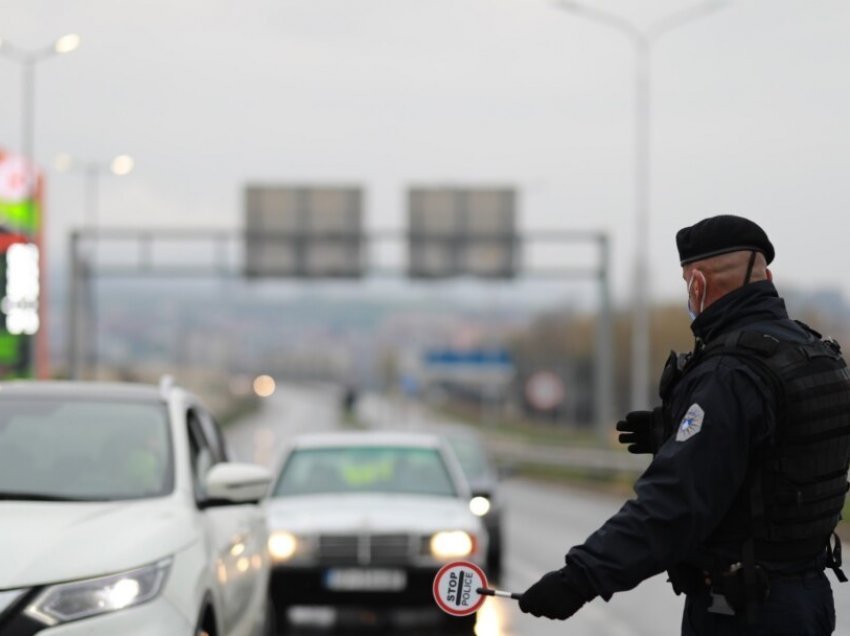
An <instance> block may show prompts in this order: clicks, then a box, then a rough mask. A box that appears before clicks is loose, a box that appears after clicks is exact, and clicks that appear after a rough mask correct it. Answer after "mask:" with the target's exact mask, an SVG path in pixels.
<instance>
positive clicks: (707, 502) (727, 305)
mask: <svg viewBox="0 0 850 636" xmlns="http://www.w3.org/2000/svg"><path fill="white" fill-rule="evenodd" d="M744 327H747V328H748V329H749V328H752V329H754V330H757V331H760V332H762V333H768V334H771V335H773V336H775V337H778V338H780V339H783V340H790V341H800V342H803V341H806V340H808V339H810V338H811V336H810V335H809V334H808V332H806V331H805V330H803V329H802V328H801V327H800V326H799V325H797V324H796V323H795V322H793V321H792V320H789V318H788V314H787V312H786V310H785V303H784V301H783V300H782V299H781V298H780V297H779V295H778V294H777V292H776V289H775V288H774V286H773V284H772V283H771V282H768V281H760V282H756V283H750V284H748V285H746V286H744V287H741V288H740V289H738V290H736V291H734V292H731V293H730V294H727V295H726V296H724V297H723V298H721V299H720V300H718V301H717V302H715V303H714V304H712V305H711V306H709V307H708V308H707V309H706V310H705V311H704V312H703V313H702V314H700V315H699V316H698V317H697V319H696V320H694V322H693V324H692V326H691V329H692V330H693V332H694V335H695V336H696V337H697V339H698V342H699V340H702V341H703V342H705V343H710V342H712V341H713V340H714V339H716V338H718V337H720V336H722V335H724V334H727V333H729V332H730V331H734V330H738V329H741V328H744ZM774 402H775V398H774V397H773V396H772V393H771V392H770V390H769V389H768V387H767V386H766V384H765V382H764V381H763V380H761V378H760V377H759V376H758V375H757V374H756V372H754V371H753V370H751V368H749V367H747V366H746V363H744V362H743V361H742V360H741V359H740V358H737V357H734V356H728V355H724V356H713V357H708V358H706V359H705V360H704V361H703V362H700V363H697V364H696V365H694V366H693V367H692V368H690V369H689V370H688V371H687V372H686V374H685V375H684V377H683V378H682V379H681V380H680V381H679V383H678V384H677V385H676V387H675V389H674V391H673V394H672V397H671V404H672V416H673V426H674V431H673V433H672V435H671V436H670V438H669V439H668V440H667V442H665V444H664V445H663V446H662V447H661V449H660V450H659V452H658V454H657V455H656V456H655V458H654V459H653V461H652V463H651V464H650V466H649V467H648V468H647V470H646V471H645V472H644V474H643V475H641V477H640V478H639V479H638V481H637V483H636V484H635V493H636V495H637V496H636V498H634V499H632V500H630V501H628V502H626V504H625V505H623V507H622V508H621V509H620V511H619V512H618V513H617V514H615V515H614V516H613V517H612V518H611V519H609V520H608V521H607V522H606V523H605V524H604V525H603V526H602V527H601V528H599V530H597V531H596V532H594V533H593V534H592V535H591V536H590V537H589V538H588V539H587V541H586V542H585V543H584V544H583V545H579V546H576V547H574V548H573V549H571V550H570V551H569V553H568V554H567V563H568V565H569V566H570V567H569V568H568V569H567V572H568V576H569V577H570V578H572V579H573V581H572V582H573V583H574V584H576V585H577V586H579V587H580V588H583V589H584V590H586V591H588V592H592V593H595V594H596V595H599V596H601V597H603V598H604V599H606V600H608V599H609V598H610V597H611V595H612V594H614V592H619V591H622V590H628V589H631V588H633V587H635V586H636V585H637V584H638V583H640V582H641V581H643V580H644V579H646V578H649V577H651V576H653V575H655V574H658V573H660V572H662V571H664V570H666V569H669V568H670V567H672V566H673V565H675V564H677V563H682V562H698V561H697V560H696V555H698V554H700V553H702V551H703V549H704V548H705V545H706V542H707V541H708V540H709V538H710V536H711V534H712V531H713V530H714V529H715V528H716V527H717V526H718V524H720V522H721V521H722V520H723V518H724V516H725V515H726V513H727V512H728V511H729V509H730V506H731V504H732V503H733V500H734V499H735V497H736V495H737V493H738V491H739V490H740V489H741V487H742V485H743V484H744V479H745V477H746V475H747V467H748V463H749V459H750V456H751V453H752V452H753V451H754V450H756V449H758V448H760V447H763V446H764V445H766V444H769V443H770V441H771V435H772V432H773V430H774V421H775V418H774V412H773V411H774ZM588 588H590V589H589V590H588Z"/></svg>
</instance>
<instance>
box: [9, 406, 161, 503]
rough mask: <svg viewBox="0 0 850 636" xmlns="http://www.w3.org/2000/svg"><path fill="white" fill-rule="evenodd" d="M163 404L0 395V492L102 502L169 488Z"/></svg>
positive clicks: (30, 497)
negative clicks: (5, 396)
mask: <svg viewBox="0 0 850 636" xmlns="http://www.w3.org/2000/svg"><path fill="white" fill-rule="evenodd" d="M171 458H172V453H171V443H170V436H169V428H168V421H167V415H166V411H165V406H164V405H160V404H155V403H141V402H140V403H134V402H129V403H128V402H109V401H82V400H71V399H51V398H44V397H38V398H28V399H25V398H4V399H2V400H0V499H21V500H46V501H51V500H57V501H62V500H70V501H104V500H117V499H138V498H143V497H154V496H161V495H164V494H167V493H168V492H171V490H172V489H173V481H174V479H173V474H174V470H173V466H172V459H171Z"/></svg>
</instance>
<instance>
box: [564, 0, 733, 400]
mask: <svg viewBox="0 0 850 636" xmlns="http://www.w3.org/2000/svg"><path fill="white" fill-rule="evenodd" d="M726 5H727V2H726V0H708V1H706V2H702V3H701V4H698V5H696V6H694V7H691V8H689V9H685V10H683V11H679V12H677V13H674V14H672V15H668V16H666V17H664V18H661V19H660V20H658V21H657V22H654V23H652V24H651V25H649V27H647V28H645V29H640V28H638V27H637V26H635V25H634V24H633V23H631V22H629V21H628V20H626V19H625V18H621V17H620V16H618V15H615V14H612V13H608V12H607V11H603V10H602V9H598V8H596V7H592V6H586V5H583V4H580V3H578V2H575V1H574V0H560V2H558V3H557V4H556V5H555V6H557V7H559V8H562V9H566V10H568V11H571V12H572V13H574V14H576V15H578V16H581V17H583V18H587V19H589V20H593V21H595V22H598V23H600V24H603V25H605V26H608V27H611V28H613V29H616V30H617V31H619V32H620V33H622V34H623V35H625V36H626V38H627V39H628V41H629V42H630V43H631V44H632V46H633V47H634V50H635V113H634V117H635V262H634V267H633V274H634V297H633V299H632V361H631V362H632V364H631V392H630V405H631V409H632V410H638V409H645V408H647V406H648V404H649V395H648V387H649V363H650V294H651V288H650V284H649V216H650V194H651V187H650V179H651V175H650V169H651V162H650V125H651V86H652V85H651V71H652V64H651V56H652V47H653V45H654V44H655V42H656V41H658V39H659V38H660V37H661V36H663V35H664V34H666V33H669V32H670V31H672V30H673V29H675V28H677V27H680V26H682V25H684V24H687V23H689V22H693V21H694V20H697V19H699V18H701V17H705V16H707V15H709V14H710V13H713V12H714V11H717V10H718V9H720V8H722V7H724V6H726Z"/></svg>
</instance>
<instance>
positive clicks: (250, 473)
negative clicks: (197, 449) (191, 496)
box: [205, 462, 272, 503]
mask: <svg viewBox="0 0 850 636" xmlns="http://www.w3.org/2000/svg"><path fill="white" fill-rule="evenodd" d="M271 480H272V474H271V473H270V472H269V471H268V470H267V469H265V468H263V467H262V466H256V465H254V464H240V463H236V462H224V463H221V464H216V465H215V466H213V467H212V468H210V470H209V472H207V477H206V480H205V481H206V491H207V498H208V499H209V500H210V501H211V502H217V501H226V502H231V503H249V502H252V501H259V500H260V499H262V498H263V497H265V496H266V492H267V491H268V489H269V484H270V483H271Z"/></svg>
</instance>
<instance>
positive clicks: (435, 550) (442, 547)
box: [431, 530, 475, 559]
mask: <svg viewBox="0 0 850 636" xmlns="http://www.w3.org/2000/svg"><path fill="white" fill-rule="evenodd" d="M474 550H475V540H474V538H473V537H472V535H470V534H469V533H467V532H464V531H463V530H452V531H449V532H438V533H437V534H435V535H434V536H432V537H431V554H433V555H434V556H435V557H437V558H438V559H456V558H460V557H465V556H469V555H470V554H472V552H473V551H474Z"/></svg>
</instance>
